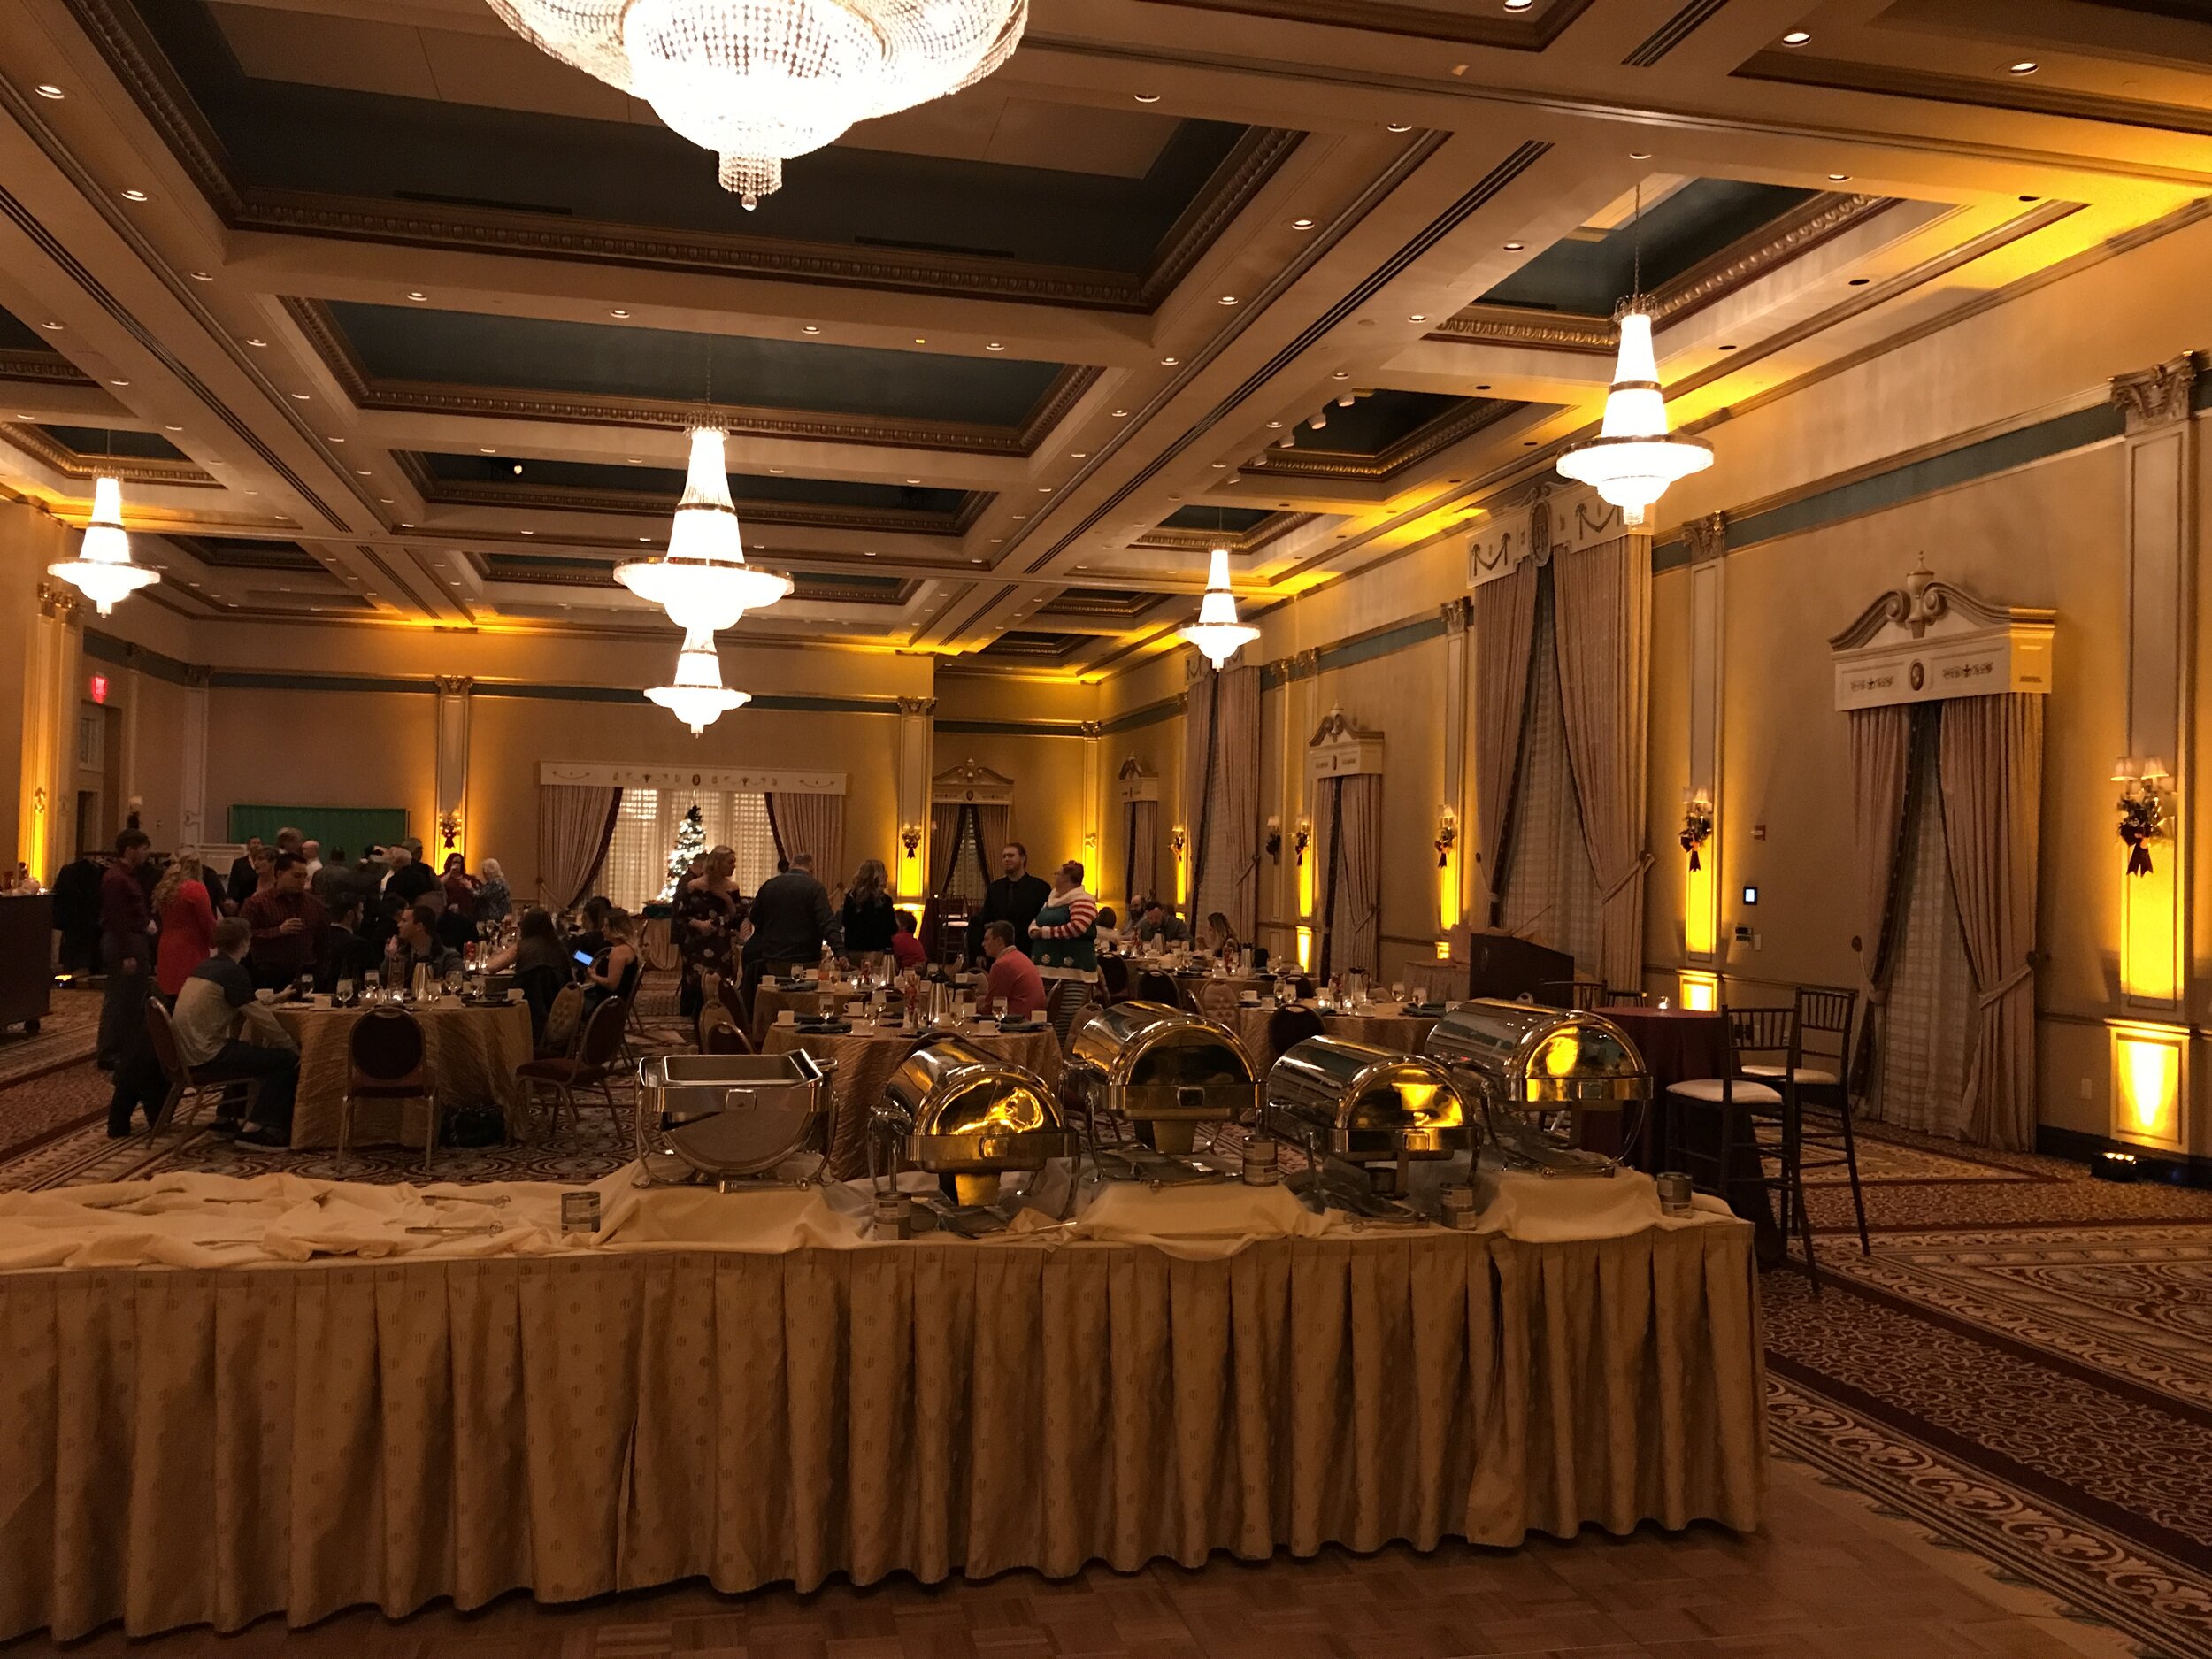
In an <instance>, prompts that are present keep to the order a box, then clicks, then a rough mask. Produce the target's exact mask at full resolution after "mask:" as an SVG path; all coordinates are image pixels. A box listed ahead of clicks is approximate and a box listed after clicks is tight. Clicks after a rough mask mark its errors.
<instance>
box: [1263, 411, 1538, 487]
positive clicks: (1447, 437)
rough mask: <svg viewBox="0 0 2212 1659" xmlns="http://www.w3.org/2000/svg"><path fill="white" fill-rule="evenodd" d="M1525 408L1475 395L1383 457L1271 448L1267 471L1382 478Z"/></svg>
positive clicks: (1371, 479) (1297, 475) (1299, 475)
mask: <svg viewBox="0 0 2212 1659" xmlns="http://www.w3.org/2000/svg"><path fill="white" fill-rule="evenodd" d="M1520 407H1521V405H1520V404H1518V403H1511V402H1508V401H1506V400H1504V399H1499V398H1488V397H1474V398H1470V399H1468V400H1467V404H1466V406H1465V407H1463V408H1460V409H1448V410H1446V411H1444V412H1443V413H1442V414H1440V415H1439V416H1438V417H1437V418H1436V419H1433V420H1432V421H1430V422H1429V423H1428V424H1427V425H1426V426H1419V427H1417V428H1416V429H1415V430H1413V431H1412V432H1409V433H1408V434H1406V435H1405V436H1404V437H1402V438H1401V439H1399V440H1398V442H1395V443H1394V444H1392V445H1391V446H1390V447H1389V448H1388V449H1385V450H1383V451H1382V452H1381V453H1380V454H1379V455H1344V454H1338V453H1334V452H1333V451H1330V450H1327V449H1270V450H1268V451H1267V466H1266V471H1267V472H1268V474H1269V476H1270V477H1283V478H1335V479H1358V480H1364V481H1368V482H1377V481H1380V480H1386V479H1389V478H1393V477H1394V476H1396V475H1397V474H1398V473H1400V472H1403V471H1404V470H1405V469H1406V468H1408V467H1409V466H1412V465H1416V464H1417V463H1418V462H1422V461H1425V460H1427V459H1428V458H1429V457H1432V456H1433V455H1436V454H1438V453H1439V452H1440V451H1441V450H1444V449H1449V448H1451V446H1452V445H1453V444H1455V443H1457V442H1460V441H1461V440H1462V439H1464V438H1468V437H1471V436H1472V435H1473V434H1476V433H1478V432H1480V431H1481V430H1482V429H1483V428H1484V427H1485V426H1490V425H1492V424H1494V422H1496V421H1498V420H1501V419H1504V418H1505V417H1506V416H1507V415H1509V414H1511V413H1512V412H1513V411H1516V410H1517V409H1519V408H1520Z"/></svg>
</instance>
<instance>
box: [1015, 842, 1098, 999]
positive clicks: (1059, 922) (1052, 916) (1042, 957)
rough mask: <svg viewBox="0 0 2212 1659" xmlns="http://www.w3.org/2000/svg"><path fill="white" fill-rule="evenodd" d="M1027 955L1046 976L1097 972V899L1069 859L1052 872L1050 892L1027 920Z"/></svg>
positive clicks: (1080, 869)
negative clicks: (1028, 920)
mask: <svg viewBox="0 0 2212 1659" xmlns="http://www.w3.org/2000/svg"><path fill="white" fill-rule="evenodd" d="M1029 954H1030V955H1031V956H1033V957H1034V958H1035V960H1036V964H1037V971H1038V972H1040V973H1041V974H1043V975H1044V976H1045V977H1047V978H1048V979H1049V978H1055V977H1057V978H1063V979H1065V978H1070V977H1074V978H1079V979H1090V978H1092V977H1093V976H1094V975H1095V974H1096V973H1097V972H1098V901H1097V900H1096V899H1095V898H1094V897H1092V896H1091V894H1090V892H1089V890H1088V889H1087V888H1086V887H1084V885H1083V866H1082V865H1081V864H1077V863H1076V862H1075V861H1074V860H1073V859H1072V858H1071V859H1070V860H1068V862H1067V863H1065V864H1062V865H1061V866H1060V867H1059V868H1058V869H1057V870H1056V871H1054V872H1052V892H1051V894H1050V895H1048V897H1047V898H1046V900H1045V902H1044V908H1043V909H1041V910H1039V911H1038V912H1037V914H1036V915H1035V916H1034V917H1033V918H1031V919H1030V923H1029Z"/></svg>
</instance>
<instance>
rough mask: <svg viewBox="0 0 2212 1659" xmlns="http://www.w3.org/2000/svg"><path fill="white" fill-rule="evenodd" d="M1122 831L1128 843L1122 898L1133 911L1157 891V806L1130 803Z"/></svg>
mask: <svg viewBox="0 0 2212 1659" xmlns="http://www.w3.org/2000/svg"><path fill="white" fill-rule="evenodd" d="M1124 827H1125V829H1126V830H1127V832H1128V835H1129V842H1128V847H1127V849H1126V851H1125V856H1124V857H1123V860H1122V897H1123V899H1124V900H1125V902H1127V903H1128V904H1129V905H1130V907H1131V908H1132V909H1134V908H1135V905H1136V902H1137V901H1138V899H1140V898H1151V897H1153V896H1154V895H1156V893H1157V891H1158V888H1157V887H1156V885H1155V884H1156V882H1157V881H1158V879H1159V870H1160V803H1158V802H1157V801H1132V802H1130V803H1129V804H1128V808H1127V813H1126V818H1125V825H1124ZM1170 896H1172V895H1170Z"/></svg>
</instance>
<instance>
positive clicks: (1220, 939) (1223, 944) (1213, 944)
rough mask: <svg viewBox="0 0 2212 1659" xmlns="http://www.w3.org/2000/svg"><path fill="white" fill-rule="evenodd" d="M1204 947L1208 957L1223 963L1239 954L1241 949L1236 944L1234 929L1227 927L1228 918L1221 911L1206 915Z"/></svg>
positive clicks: (1212, 911)
mask: <svg viewBox="0 0 2212 1659" xmlns="http://www.w3.org/2000/svg"><path fill="white" fill-rule="evenodd" d="M1205 946H1206V951H1207V954H1208V955H1209V956H1217V957H1219V958H1220V959H1221V960H1223V961H1224V962H1226V961H1227V960H1228V959H1229V958H1230V957H1232V956H1236V955H1237V954H1239V952H1240V949H1241V948H1240V946H1239V945H1238V943H1237V934H1236V929H1234V928H1233V927H1232V926H1229V918H1228V917H1227V915H1226V914H1225V913H1224V912H1223V911H1220V910H1211V911H1209V912H1208V913H1207V916H1206V933H1205Z"/></svg>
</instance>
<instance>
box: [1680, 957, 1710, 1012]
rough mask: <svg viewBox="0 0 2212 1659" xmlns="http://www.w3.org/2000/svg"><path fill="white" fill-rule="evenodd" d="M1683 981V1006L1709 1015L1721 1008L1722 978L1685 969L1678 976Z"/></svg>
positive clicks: (1692, 969)
mask: <svg viewBox="0 0 2212 1659" xmlns="http://www.w3.org/2000/svg"><path fill="white" fill-rule="evenodd" d="M1677 978H1678V979H1680V980H1681V988H1682V1006H1683V1007H1685V1008H1686V1009H1691V1010H1695V1011H1696V1012H1698V1013H1701V1014H1709V1013H1711V1012H1713V1011H1714V1010H1716V1009H1717V1008H1719V1006H1720V976H1719V975H1718V974H1715V973H1701V972H1698V971H1697V970H1695V969H1694V968H1685V969H1683V970H1682V972H1680V974H1678V976H1677Z"/></svg>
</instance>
